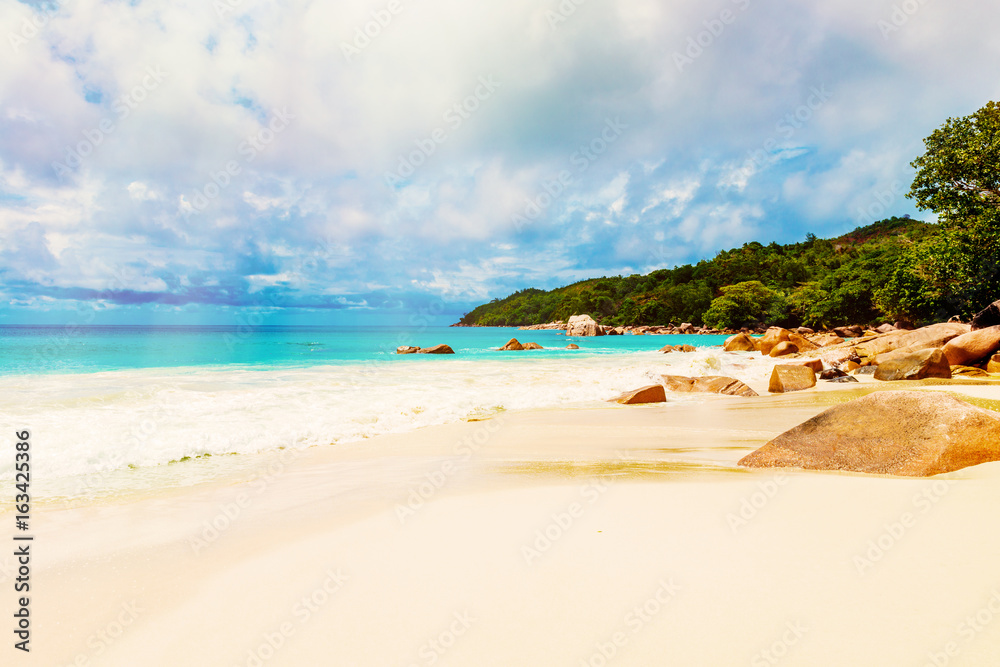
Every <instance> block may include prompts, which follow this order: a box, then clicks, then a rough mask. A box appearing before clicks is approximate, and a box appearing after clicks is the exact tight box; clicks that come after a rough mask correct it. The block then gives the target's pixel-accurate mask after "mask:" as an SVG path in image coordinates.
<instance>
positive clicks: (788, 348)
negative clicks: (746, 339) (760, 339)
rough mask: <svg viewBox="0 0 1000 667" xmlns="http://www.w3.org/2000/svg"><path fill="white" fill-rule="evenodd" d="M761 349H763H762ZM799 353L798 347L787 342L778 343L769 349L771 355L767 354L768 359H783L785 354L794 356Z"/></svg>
mask: <svg viewBox="0 0 1000 667" xmlns="http://www.w3.org/2000/svg"><path fill="white" fill-rule="evenodd" d="M762 349H763V348H762ZM798 351H799V348H798V346H796V345H795V343H789V342H788V341H787V340H786V341H782V342H781V343H778V344H777V345H775V346H774V347H773V348H771V353H770V354H768V356H769V357H783V356H785V355H787V354H796V353H797V352H798Z"/></svg>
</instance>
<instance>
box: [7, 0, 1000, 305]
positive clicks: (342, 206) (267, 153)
mask: <svg viewBox="0 0 1000 667" xmlns="http://www.w3.org/2000/svg"><path fill="white" fill-rule="evenodd" d="M0 35H5V36H6V38H5V39H4V40H3V43H2V44H0V54H2V55H0V58H2V63H3V66H2V67H0V322H3V323H35V322H45V323H129V322H134V323H146V322H149V323H199V322H206V323H229V322H242V321H252V322H260V321H266V322H269V323H295V324H310V323H322V324H336V323H359V322H371V323H387V324H388V323H406V322H409V321H413V320H414V318H423V317H431V318H433V321H435V322H440V323H449V322H452V321H455V320H456V319H457V317H458V316H460V315H461V314H462V313H463V312H465V311H467V310H469V309H471V307H473V306H474V305H476V304H478V303H481V302H483V301H488V300H489V299H491V298H494V297H502V296H506V295H507V294H509V293H510V292H512V291H515V290H517V289H522V288H525V287H542V288H549V287H556V286H559V285H563V284H566V283H569V282H573V281H575V280H579V279H583V278H587V277H594V276H601V275H616V274H630V273H646V272H648V271H651V270H653V269H656V268H662V267H670V266H674V265H676V264H683V263H687V262H694V261H697V260H699V259H702V258H706V257H711V256H712V255H713V254H714V253H715V252H717V251H718V250H720V249H725V248H730V247H734V246H738V245H741V244H743V243H745V242H748V241H753V240H756V241H761V242H764V243H767V242H770V241H778V242H793V241H798V240H801V239H803V238H804V237H805V235H806V234H807V233H809V232H812V233H815V234H817V235H819V236H821V237H822V236H833V235H837V234H840V233H843V232H846V231H849V230H851V229H853V228H854V227H856V226H858V225H859V224H865V223H867V222H871V221H872V220H874V219H878V218H880V217H884V216H888V215H902V214H906V213H909V214H911V215H914V216H917V215H919V216H920V217H922V218H923V219H928V216H927V215H926V214H918V212H917V211H915V210H914V208H913V206H912V204H911V202H910V201H909V200H906V199H904V198H903V197H902V194H903V193H904V192H905V191H906V190H907V189H908V187H909V183H910V181H911V180H912V170H911V168H910V167H909V162H910V161H911V160H912V159H913V158H915V157H916V156H917V155H919V154H920V152H921V148H922V139H923V138H924V137H925V136H927V134H929V133H930V132H931V131H932V130H933V129H934V128H936V127H937V126H939V125H940V124H941V123H942V122H943V121H944V120H945V119H946V118H948V117H951V116H961V115H966V114H969V113H971V112H973V111H975V110H976V109H978V108H980V107H981V106H983V105H984V104H985V103H986V102H987V101H989V100H991V99H994V100H995V99H998V98H1000V80H998V79H997V78H996V71H997V65H998V63H1000V13H998V12H997V11H996V10H995V8H992V7H991V4H990V3H987V2H984V1H982V0H977V1H971V0H957V1H954V2H950V3H943V2H931V1H930V0H926V1H924V2H920V1H919V0H907V1H906V2H882V1H871V0H840V1H836V0H835V1H830V0H824V1H823V2H819V1H813V0H805V1H801V2H764V1H762V0H722V1H717V2H699V1H695V0H619V1H617V2H599V1H598V0H561V1H560V0H551V1H544V0H531V1H528V0H506V1H505V2H460V1H459V0H420V2H416V0H392V1H390V0H377V1H373V2H367V1H364V2H362V1H351V2H338V3H332V2H305V1H299V0H284V1H282V2H272V1H268V0H252V1H251V0H218V1H217V2H206V1H204V0H197V1H194V0H190V1H187V0H181V1H177V2H170V3H166V2H148V1H142V0H135V1H133V2H121V1H116V2H101V1H98V0H62V2H59V3H52V4H47V5H43V4H38V3H26V2H20V3H15V2H7V3H3V5H2V7H0Z"/></svg>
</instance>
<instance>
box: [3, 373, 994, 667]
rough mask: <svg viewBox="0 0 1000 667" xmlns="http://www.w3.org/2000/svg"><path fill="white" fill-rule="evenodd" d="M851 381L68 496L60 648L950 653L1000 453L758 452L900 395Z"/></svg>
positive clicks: (295, 657) (47, 619) (863, 658)
mask: <svg viewBox="0 0 1000 667" xmlns="http://www.w3.org/2000/svg"><path fill="white" fill-rule="evenodd" d="M893 384H897V385H898V384H902V383H893ZM879 385H880V386H879V387H878V389H876V390H881V389H883V388H885V389H889V388H899V387H898V386H896V387H887V386H885V385H886V383H879ZM918 385H919V383H906V386H907V388H912V389H921V390H927V391H937V390H946V391H950V390H952V389H954V386H950V385H947V386H925V387H923V388H921V387H920V386H918ZM831 389H832V390H829V391H826V390H824V391H805V392H797V393H793V394H784V395H774V396H766V397H764V396H762V397H759V398H750V399H743V398H733V397H717V396H711V397H707V400H704V401H699V402H697V403H695V402H677V403H670V404H660V405H653V406H640V407H626V406H617V405H612V404H609V405H607V406H603V407H600V408H577V409H565V408H557V409H543V410H525V411H516V412H510V413H505V414H502V415H500V416H499V417H497V418H494V419H489V420H485V421H478V422H460V423H451V424H445V425H440V426H431V427H426V428H423V429H419V430H417V431H412V432H410V433H406V434H399V435H385V436H379V437H377V438H373V439H371V440H366V441H362V442H357V443H349V444H344V445H338V446H332V447H314V448H311V449H309V450H305V451H304V452H303V453H302V454H301V455H299V456H298V457H297V458H295V460H293V461H289V462H288V463H287V464H286V465H284V466H283V468H281V469H280V470H277V471H276V472H275V474H274V475H271V476H270V477H257V478H253V476H252V474H250V471H249V470H244V471H242V472H240V473H238V474H235V475H232V476H229V477H227V478H224V479H217V480H215V481H213V482H210V483H207V484H203V485H199V486H195V487H190V488H184V489H175V490H172V491H169V492H165V493H162V494H157V493H154V494H152V495H151V496H149V497H145V498H142V499H132V500H129V499H118V500H110V501H108V502H101V503H96V504H93V505H88V506H82V507H64V508H59V507H41V506H40V507H39V508H37V509H36V513H37V517H36V518H35V522H36V525H37V526H38V530H37V535H36V543H35V548H37V549H39V554H40V555H39V556H37V557H36V558H37V560H36V562H35V563H34V567H35V570H34V571H33V576H34V577H36V580H37V581H38V582H40V583H41V582H44V585H42V586H40V587H39V590H38V592H37V593H35V596H34V597H33V599H32V605H33V607H32V613H33V614H34V623H35V628H36V630H35V633H34V635H33V646H32V649H33V652H34V653H36V655H35V657H36V658H37V659H39V660H42V661H43V662H44V663H45V664H59V665H64V664H73V662H74V661H78V662H79V664H101V665H105V664H107V665H129V664H131V665H134V664H154V665H158V664H163V665H168V664H192V665H201V664H204V665H220V664H224V665H253V664H257V663H256V662H255V660H257V661H259V662H260V664H262V665H263V664H266V665H297V664H298V665H300V664H322V663H323V662H324V661H328V660H329V657H330V656H332V655H336V656H337V664H357V665H375V664H380V665H381V664H401V665H413V664H416V665H424V664H431V658H434V660H433V662H434V664H442V665H464V664H477V665H493V664H495V665H509V664H526V665H551V664H569V665H578V664H593V663H591V662H590V660H591V657H592V656H594V655H598V656H600V651H601V647H604V649H606V651H610V650H612V649H610V648H608V646H611V647H612V648H613V649H614V651H615V658H614V661H615V663H616V664H627V665H648V664H660V663H661V662H662V660H663V656H664V655H670V656H671V662H672V664H750V663H751V661H753V660H754V659H758V660H759V659H762V658H761V651H762V650H768V649H769V647H772V646H773V645H774V644H775V642H777V643H779V644H780V643H781V642H782V641H783V640H782V637H783V635H784V634H785V633H786V631H787V624H788V623H791V624H793V626H794V624H796V623H798V624H801V627H802V628H807V629H806V630H802V634H801V636H799V637H796V638H795V639H796V641H795V643H794V644H789V645H787V646H784V649H785V650H787V652H788V660H787V664H834V663H836V664H858V665H875V664H902V663H906V664H911V663H912V664H922V662H921V661H922V660H926V658H925V657H922V656H924V655H925V653H926V652H934V651H937V650H941V648H940V647H942V646H944V645H945V643H946V642H947V641H951V639H949V637H950V634H955V632H954V628H955V627H956V626H957V625H958V624H959V623H961V622H962V619H963V618H964V617H965V616H966V615H967V614H968V613H970V612H972V613H974V612H975V611H976V610H977V609H978V608H979V607H981V606H982V605H983V604H985V603H986V602H988V601H989V596H990V591H991V590H992V589H991V587H993V586H996V585H1000V578H997V577H995V576H994V575H993V574H992V565H993V564H994V563H995V561H996V558H997V557H998V556H1000V536H997V535H996V531H994V530H993V529H992V518H991V517H992V514H993V511H992V510H1000V484H998V483H997V482H1000V463H991V464H984V465H980V466H976V467H974V468H968V469H964V470H961V471H958V472H955V473H951V474H949V475H943V476H939V477H936V478H932V479H918V480H915V479H901V478H887V477H878V476H870V475H860V474H852V473H815V472H806V471H799V470H769V471H754V470H747V469H742V468H738V467H736V465H735V462H736V461H737V460H739V458H741V457H742V456H743V455H744V454H746V453H749V452H750V451H752V450H753V449H755V448H757V447H759V446H760V445H762V444H764V443H765V442H766V441H767V440H769V439H771V438H773V437H774V436H776V435H778V434H779V433H781V432H783V431H784V430H786V429H788V428H791V427H792V426H794V425H796V424H798V423H801V422H802V421H804V420H805V419H807V418H808V417H810V416H812V415H814V414H816V413H818V412H819V411H821V410H823V409H825V408H826V407H829V406H830V405H833V404H835V403H838V402H842V401H844V400H847V399H848V398H850V397H854V396H857V395H860V394H864V393H868V392H869V391H870V390H872V389H875V387H873V386H871V385H869V384H867V383H865V384H863V385H862V386H860V387H859V386H858V385H854V386H852V387H847V388H845V387H843V386H839V387H838V386H834V385H831ZM960 389H962V388H961V387H960ZM968 389H969V390H974V391H973V393H976V394H983V395H984V397H985V398H988V399H990V400H996V399H1000V389H998V388H995V387H988V386H983V385H975V386H970V387H969V388H968ZM963 391H964V389H963ZM498 420H499V421H498ZM267 459H268V456H262V457H260V458H259V461H260V462H261V463H264V462H265V461H266V460H267ZM250 468H251V470H252V469H253V466H251V467H250ZM942 485H944V487H943V488H946V489H947V491H945V492H943V493H938V492H937V491H936V490H935V489H937V490H940V489H941V488H942ZM413 494H416V495H415V496H414V495H413ZM921 494H923V496H922V495H921ZM924 496H926V497H927V498H929V499H927V500H924V501H921V504H919V505H917V504H915V502H916V501H915V500H914V499H916V498H920V497H924ZM930 503H932V504H930ZM925 506H926V507H927V509H926V510H923V509H922V508H924V507H925ZM401 507H402V508H407V509H409V510H410V512H412V513H408V512H406V511H403V512H401V511H400V508H401ZM903 513H909V514H912V515H913V517H914V521H915V523H914V525H913V526H904V527H903V532H904V534H903V535H901V536H900V537H898V538H893V537H892V534H894V533H892V534H890V533H887V532H886V531H887V530H889V528H892V529H893V530H896V529H895V528H893V526H894V525H895V524H896V523H899V524H900V525H903V523H908V522H903V523H900V522H902V519H901V517H902V516H903ZM8 518H9V517H8V516H7V514H6V513H4V514H3V516H2V518H0V520H7V519H8ZM213 523H214V524H215V525H216V528H215V532H216V533H218V534H217V535H216V536H214V537H213V536H212V530H211V526H212V524H213ZM886 526H888V527H889V528H886ZM206 527H207V528H209V530H207V531H206ZM884 534H888V535H890V537H889V538H884ZM546 535H547V537H546ZM888 539H891V540H892V544H890V545H888V548H887V549H882V548H881V547H878V544H879V543H880V542H881V543H886V541H887V540H888ZM198 540H201V542H200V543H199V541H198ZM870 541H871V542H872V543H873V544H875V546H876V552H872V553H871V554H870V555H872V556H878V558H877V560H873V559H872V558H868V557H867V556H866V555H865V553H866V550H867V549H869V546H868V544H869V542H870ZM879 550H881V552H882V553H877V552H878V551H879ZM857 558H860V559H861V561H857V560H856V559H857ZM868 561H870V564H869V565H866V564H865V562H868ZM859 562H860V565H859ZM943 562H947V563H948V564H949V567H948V568H946V569H944V570H942V568H941V564H942V563H943ZM4 564H5V563H4V561H3V559H0V565H4ZM859 568H860V570H859ZM915 580H916V581H920V582H921V585H919V586H914V585H913V582H914V581H915ZM9 598H10V596H6V597H5V598H4V599H3V604H4V605H8V604H9V602H10V600H9ZM303 600H305V601H306V603H303ZM650 600H653V601H655V602H650ZM310 602H311V603H312V604H311V605H310V604H307V603H310ZM320 602H322V604H320ZM645 604H648V605H649V610H653V609H656V613H652V611H649V612H648V613H645V614H637V613H635V612H634V609H635V608H636V606H637V605H638V608H639V609H640V610H641V609H642V608H643V606H644V605H645ZM128 605H133V607H134V608H135V609H137V610H138V611H136V612H135V614H134V615H135V618H134V619H132V620H130V621H129V623H128V625H127V626H124V625H123V627H122V628H121V632H120V633H119V636H118V637H115V638H111V636H110V634H108V631H109V629H110V630H114V631H115V632H117V631H118V630H117V627H116V626H115V624H116V623H117V624H119V625H122V619H125V618H126V617H127V616H128V614H126V607H128ZM4 611H6V608H5V609H4ZM630 613H631V614H632V615H631V616H629V614H630ZM460 619H461V620H462V622H459V620H460ZM466 626H468V627H466ZM794 627H798V626H794ZM861 628H863V629H861ZM286 631H287V632H286ZM102 632H103V633H105V634H104V636H105V637H107V638H108V639H109V640H110V641H104V640H101V639H95V637H97V638H99V637H100V636H101V633H102ZM448 633H451V634H454V635H455V636H454V637H449V636H448ZM619 633H622V634H621V635H619ZM949 633H950V634H949ZM512 636H516V637H518V641H516V642H512V641H510V638H511V637H512ZM845 636H846V637H852V641H851V642H847V643H846V644H845V642H844V641H843V638H844V637H845ZM177 637H184V639H185V641H182V642H178V641H175V638H177ZM616 637H617V638H618V639H622V640H623V641H622V642H621V643H620V644H619V643H616V642H615V641H614V639H615V638H616ZM917 637H919V638H921V640H916V639H915V638H917ZM722 638H725V641H719V639H722ZM269 639H270V640H273V641H269ZM439 639H440V641H438V640H439ZM924 641H925V642H926V646H924ZM429 642H431V643H429ZM449 642H450V645H449V647H448V648H447V650H445V651H441V652H437V649H436V648H433V646H432V643H433V645H434V646H438V647H441V646H443V644H444V643H449ZM609 642H610V644H609ZM272 644H279V645H278V646H276V647H275V646H272ZM192 645H197V646H198V647H199V651H198V653H197V655H192V654H191V651H190V646H192ZM961 648H962V655H961V658H962V660H956V661H954V662H953V663H951V664H969V665H975V664H988V663H987V662H985V661H983V662H980V661H979V660H986V659H987V658H988V657H989V656H991V655H995V652H996V650H997V649H998V648H1000V624H997V627H992V626H991V627H990V628H988V629H987V630H985V631H983V632H982V633H981V634H980V635H977V639H976V642H975V643H974V644H973V643H970V644H966V643H964V642H963V643H962V644H961ZM595 652H596V653H595ZM265 658H266V659H265ZM88 661H89V662H88ZM178 661H179V662H178ZM597 662H599V660H598V661H597ZM764 664H766V663H764Z"/></svg>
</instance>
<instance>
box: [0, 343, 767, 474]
mask: <svg viewBox="0 0 1000 667" xmlns="http://www.w3.org/2000/svg"><path fill="white" fill-rule="evenodd" d="M772 365H773V363H769V361H765V360H761V359H759V358H758V357H756V356H755V357H753V358H751V357H747V356H745V355H734V354H728V353H725V352H722V351H721V350H719V349H710V350H702V351H698V352H693V353H673V354H668V355H663V354H660V353H657V352H639V353H625V354H617V355H596V356H581V357H579V358H576V359H566V358H558V359H544V358H535V359H532V358H530V357H529V356H525V357H524V358H523V359H511V358H509V357H508V358H505V359H503V360H484V359H477V360H461V359H455V358H442V359H440V360H429V359H420V360H419V363H412V362H411V361H410V360H407V359H393V360H390V361H385V362H379V363H373V364H368V365H355V366H321V367H312V368H305V369H299V368H296V369H278V370H250V369H232V368H228V369H225V368H175V369H152V370H128V371H115V372H104V373H92V374H75V375H45V376H29V377H20V378H17V384H18V391H11V392H6V393H5V394H4V395H3V396H2V397H0V428H2V429H3V432H4V433H8V434H9V433H12V432H13V431H15V430H22V429H25V428H28V429H30V430H31V434H32V436H31V437H32V443H33V450H32V469H33V473H34V476H35V477H36V478H42V479H48V480H52V479H56V478H66V477H72V476H87V475H90V476H93V475H95V474H97V475H100V474H102V473H106V472H107V471H114V470H119V469H124V468H143V467H147V466H158V465H162V464H166V463H169V462H171V461H178V460H181V459H184V458H185V457H192V458H194V457H199V456H204V455H206V454H209V455H212V456H217V455H221V454H231V453H236V454H247V453H256V452H263V451H268V450H275V449H278V448H305V447H310V446H313V445H327V444H332V443H338V442H347V441H354V440H360V439H364V438H370V437H373V436H377V435H381V434H386V433H399V432H405V431H409V430H413V429H416V428H420V427H423V426H429V425H433V424H442V423H447V422H452V421H457V420H460V419H465V418H469V417H481V416H483V415H489V414H492V413H495V412H497V411H500V410H518V409H530V408H545V407H555V406H565V405H573V404H585V403H589V402H594V401H606V400H607V399H609V398H611V397H613V396H615V395H616V394H618V393H621V392H623V391H626V390H629V389H634V388H636V387H639V386H643V385H646V384H650V383H652V382H655V381H656V380H657V379H658V376H659V375H662V374H678V375H720V374H723V375H731V376H733V377H737V378H739V379H742V380H744V381H747V380H760V379H761V378H766V375H767V373H768V372H769V370H770V367H771V366H772ZM677 400H697V399H696V398H694V399H693V398H691V397H682V398H679V399H677ZM4 459H5V460H2V461H0V479H4V480H6V479H11V478H12V477H13V460H14V457H13V455H11V456H8V457H4Z"/></svg>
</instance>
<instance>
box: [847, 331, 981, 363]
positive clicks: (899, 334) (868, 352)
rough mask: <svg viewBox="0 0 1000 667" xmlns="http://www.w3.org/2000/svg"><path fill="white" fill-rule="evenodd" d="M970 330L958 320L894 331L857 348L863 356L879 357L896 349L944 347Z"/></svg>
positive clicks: (914, 349)
mask: <svg viewBox="0 0 1000 667" xmlns="http://www.w3.org/2000/svg"><path fill="white" fill-rule="evenodd" d="M968 332H969V325H968V324H961V323H958V322H948V323H944V324H932V325H930V326H929V327H923V328H921V329H917V330H915V331H893V332H892V333H889V334H885V335H883V336H878V337H876V338H874V339H872V340H869V341H866V342H864V343H861V344H859V345H858V346H857V348H856V349H857V352H858V354H859V355H860V356H861V357H863V358H878V355H880V354H884V353H886V352H892V351H894V350H907V351H910V352H916V351H917V350H926V349H930V348H937V347H943V346H944V344H945V343H947V342H948V341H950V340H951V339H953V338H957V337H959V336H961V335H962V334H964V333H968ZM880 363H881V362H880Z"/></svg>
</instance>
